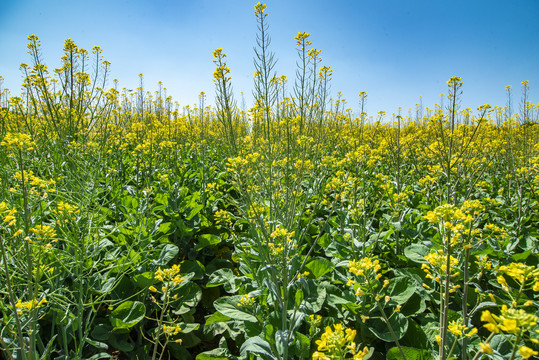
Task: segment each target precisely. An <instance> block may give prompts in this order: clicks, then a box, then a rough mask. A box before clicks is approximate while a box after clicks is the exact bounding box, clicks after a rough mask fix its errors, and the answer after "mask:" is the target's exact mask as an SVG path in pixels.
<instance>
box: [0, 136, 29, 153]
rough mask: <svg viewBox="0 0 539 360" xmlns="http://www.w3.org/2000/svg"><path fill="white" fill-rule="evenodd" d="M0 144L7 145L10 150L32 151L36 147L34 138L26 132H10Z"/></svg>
mask: <svg viewBox="0 0 539 360" xmlns="http://www.w3.org/2000/svg"><path fill="white" fill-rule="evenodd" d="M0 145H1V146H5V147H6V148H7V149H8V150H14V149H17V150H22V151H32V150H34V149H35V148H36V143H35V142H34V141H33V140H32V137H31V136H30V135H28V134H24V133H16V134H12V133H9V132H8V133H7V134H6V135H5V136H4V140H2V141H1V142H0Z"/></svg>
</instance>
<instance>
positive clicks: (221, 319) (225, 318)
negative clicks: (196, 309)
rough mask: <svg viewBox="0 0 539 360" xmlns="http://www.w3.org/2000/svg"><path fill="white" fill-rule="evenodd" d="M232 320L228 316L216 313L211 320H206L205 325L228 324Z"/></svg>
mask: <svg viewBox="0 0 539 360" xmlns="http://www.w3.org/2000/svg"><path fill="white" fill-rule="evenodd" d="M228 320H230V318H229V317H228V316H226V315H223V314H221V313H220V312H218V311H217V312H214V313H213V314H211V316H210V317H209V318H207V319H206V323H205V325H210V324H213V323H217V322H227V321H228Z"/></svg>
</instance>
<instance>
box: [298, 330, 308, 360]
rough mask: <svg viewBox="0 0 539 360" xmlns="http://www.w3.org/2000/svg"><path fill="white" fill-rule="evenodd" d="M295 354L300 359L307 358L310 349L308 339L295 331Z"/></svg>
mask: <svg viewBox="0 0 539 360" xmlns="http://www.w3.org/2000/svg"><path fill="white" fill-rule="evenodd" d="M294 347H295V350H296V354H297V355H298V356H299V357H300V358H308V357H309V353H310V349H311V340H310V339H309V337H307V336H305V335H303V334H302V333H300V332H298V331H296V341H295V342H294Z"/></svg>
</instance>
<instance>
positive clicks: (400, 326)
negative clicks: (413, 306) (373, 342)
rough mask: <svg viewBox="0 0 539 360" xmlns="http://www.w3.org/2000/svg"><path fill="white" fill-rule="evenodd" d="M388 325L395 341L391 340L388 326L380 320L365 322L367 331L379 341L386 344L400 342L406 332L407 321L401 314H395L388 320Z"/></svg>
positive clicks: (391, 336)
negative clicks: (367, 327)
mask: <svg viewBox="0 0 539 360" xmlns="http://www.w3.org/2000/svg"><path fill="white" fill-rule="evenodd" d="M389 324H390V325H391V327H392V329H393V332H394V334H395V336H396V339H394V338H393V335H392V334H391V331H390V330H389V326H387V324H386V323H385V322H384V321H383V319H381V318H376V319H370V320H368V322H367V325H368V326H369V329H370V330H371V331H372V332H373V334H374V335H375V336H376V337H377V338H378V339H380V340H383V341H386V342H394V341H395V340H400V339H401V338H402V337H403V336H404V334H406V330H408V319H407V318H405V317H404V315H402V314H401V313H395V314H393V316H391V318H390V319H389Z"/></svg>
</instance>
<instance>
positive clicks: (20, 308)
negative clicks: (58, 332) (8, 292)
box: [15, 297, 47, 315]
mask: <svg viewBox="0 0 539 360" xmlns="http://www.w3.org/2000/svg"><path fill="white" fill-rule="evenodd" d="M46 303H47V298H45V297H43V298H42V299H41V300H39V301H37V300H36V299H33V300H30V301H22V300H21V299H19V300H18V301H17V303H16V304H15V309H16V311H17V314H19V315H22V314H23V313H24V312H29V311H30V310H32V309H37V308H40V307H43V306H45V304H46Z"/></svg>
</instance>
